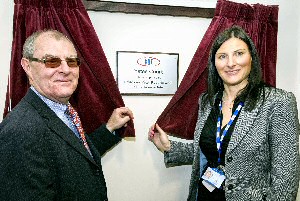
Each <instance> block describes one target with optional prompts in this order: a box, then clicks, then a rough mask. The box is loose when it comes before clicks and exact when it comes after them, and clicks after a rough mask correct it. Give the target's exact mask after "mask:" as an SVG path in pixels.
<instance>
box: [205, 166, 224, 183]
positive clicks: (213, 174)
mask: <svg viewBox="0 0 300 201" xmlns="http://www.w3.org/2000/svg"><path fill="white" fill-rule="evenodd" d="M201 178H202V179H203V180H204V181H206V182H208V183H209V184H211V185H213V186H215V187H217V188H220V187H221V185H222V183H223V181H224V180H225V178H226V177H225V175H224V172H223V171H222V170H221V169H218V168H210V167H208V168H207V169H206V171H205V172H204V174H203V175H202V177H201Z"/></svg>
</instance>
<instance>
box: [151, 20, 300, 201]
mask: <svg viewBox="0 0 300 201" xmlns="http://www.w3.org/2000/svg"><path fill="white" fill-rule="evenodd" d="M208 69H209V75H208V90H207V92H206V93H204V94H202V95H201V96H200V99H199V105H200V107H199V114H198V120H197V125H196V128H195V133H194V142H193V143H184V142H178V141H170V140H169V139H168V135H167V134H166V133H165V132H164V131H163V130H162V129H161V128H160V127H159V125H157V124H155V125H153V126H152V127H151V128H150V129H149V133H148V138H149V140H150V141H152V142H153V143H154V144H155V146H156V147H157V148H158V149H159V150H161V151H163V152H164V157H165V163H166V164H167V165H168V166H174V165H182V164H192V165H193V170H192V174H191V181H190V191H189V196H188V199H187V200H191V201H192V200H193V201H194V200H200V201H204V200H209V201H222V200H227V201H238V200H247V201H249V200H257V201H261V200H272V201H274V200H284V201H288V200H295V199H296V195H297V191H298V182H299V171H300V169H299V168H300V166H299V146H298V135H299V133H300V132H299V131H300V130H299V128H300V127H299V120H298V115H297V106H296V99H295V96H294V95H293V94H292V93H290V92H286V91H284V90H281V89H276V88H273V87H269V86H267V85H266V84H264V83H263V81H262V76H261V67H260V61H259V58H258V54H257V51H256V48H255V46H254V44H253V41H252V40H251V39H250V37H249V36H248V35H247V34H246V33H245V32H244V30H243V29H241V28H240V27H237V26H233V27H231V28H229V29H227V30H225V31H224V32H223V33H221V34H220V35H219V36H218V37H217V39H216V40H215V42H214V44H213V46H212V48H211V52H210V59H209V64H208Z"/></svg>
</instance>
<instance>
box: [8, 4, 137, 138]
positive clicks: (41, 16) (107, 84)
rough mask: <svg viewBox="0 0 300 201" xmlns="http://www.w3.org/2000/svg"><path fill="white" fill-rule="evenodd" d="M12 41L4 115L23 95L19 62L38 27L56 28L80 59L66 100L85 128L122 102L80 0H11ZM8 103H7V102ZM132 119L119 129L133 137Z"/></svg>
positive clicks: (101, 120) (92, 126) (103, 118)
mask: <svg viewBox="0 0 300 201" xmlns="http://www.w3.org/2000/svg"><path fill="white" fill-rule="evenodd" d="M14 2H15V8H14V22H13V44H12V58H11V65H10V81H9V82H10V83H9V84H10V88H9V90H8V92H7V98H6V104H5V110H4V116H6V115H7V114H8V112H9V111H10V109H11V108H13V107H14V106H15V105H16V104H18V102H19V101H20V100H21V99H22V98H23V96H24V95H25V93H26V91H27V89H28V87H29V83H28V81H27V77H26V74H25V72H24V71H23V69H22V67H21V65H20V61H21V58H22V46H23V43H24V42H25V39H26V38H27V37H28V36H29V35H31V34H32V33H33V32H35V31H37V30H41V29H48V28H52V29H56V30H58V31H60V32H62V33H64V34H65V35H67V36H68V37H69V38H70V39H71V40H72V41H73V42H74V45H75V48H76V49H77V52H78V56H79V57H80V59H81V60H82V65H81V66H80V78H79V85H78V88H77V90H76V92H75V93H74V95H73V97H72V98H71V100H70V102H71V103H72V104H73V105H74V107H75V108H76V109H77V110H78V113H79V114H80V118H81V120H82V123H83V126H84V128H85V130H86V131H87V132H88V133H89V132H92V131H94V130H95V129H96V128H97V127H98V126H99V125H100V124H101V123H105V122H107V120H108V119H109V117H110V115H111V114H112V111H113V110H114V109H115V108H117V107H120V106H124V102H123V100H122V97H121V95H120V92H119V89H118V87H117V84H116V81H115V79H114V77H113V74H112V72H111V69H110V67H109V64H108V62H107V59H106V56H105V54H104V52H103V49H102V47H101V44H100V42H99V39H98V37H97V34H96V32H95V30H94V27H93V25H92V23H91V21H90V18H89V16H88V13H87V11H86V9H85V7H84V5H83V3H82V1H81V0H47V1H45V0H14ZM10 103H11V105H10ZM134 135H135V134H134V127H133V122H132V121H130V123H129V124H128V126H127V127H126V129H122V130H121V131H120V136H121V137H134Z"/></svg>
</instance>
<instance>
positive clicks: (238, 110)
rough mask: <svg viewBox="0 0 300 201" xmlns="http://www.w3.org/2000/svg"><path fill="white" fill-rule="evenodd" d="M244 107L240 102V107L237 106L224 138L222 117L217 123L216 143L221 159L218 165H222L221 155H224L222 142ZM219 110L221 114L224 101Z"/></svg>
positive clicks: (225, 130) (219, 117)
mask: <svg viewBox="0 0 300 201" xmlns="http://www.w3.org/2000/svg"><path fill="white" fill-rule="evenodd" d="M243 106H244V103H243V102H240V103H239V105H238V106H237V108H236V109H235V111H234V113H233V115H232V116H231V118H230V120H229V122H228V124H227V125H226V127H225V129H224V131H223V133H222V136H220V134H221V124H222V123H221V115H219V116H218V122H217V133H216V142H217V149H218V152H219V158H218V163H219V164H220V163H221V153H222V142H223V139H224V137H225V136H226V134H227V131H228V130H229V127H230V126H231V124H232V122H233V121H234V119H235V118H236V116H237V115H238V114H239V112H240V111H241V109H242V107H243ZM219 108H220V113H221V112H222V101H220V103H219Z"/></svg>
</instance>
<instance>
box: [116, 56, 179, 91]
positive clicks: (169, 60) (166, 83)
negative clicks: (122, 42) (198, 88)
mask: <svg viewBox="0 0 300 201" xmlns="http://www.w3.org/2000/svg"><path fill="white" fill-rule="evenodd" d="M178 62H179V54H177V53H156V52H132V51H117V82H118V86H119V90H120V92H121V94H124V95H173V94H175V92H176V90H177V88H178Z"/></svg>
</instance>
